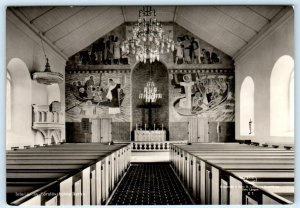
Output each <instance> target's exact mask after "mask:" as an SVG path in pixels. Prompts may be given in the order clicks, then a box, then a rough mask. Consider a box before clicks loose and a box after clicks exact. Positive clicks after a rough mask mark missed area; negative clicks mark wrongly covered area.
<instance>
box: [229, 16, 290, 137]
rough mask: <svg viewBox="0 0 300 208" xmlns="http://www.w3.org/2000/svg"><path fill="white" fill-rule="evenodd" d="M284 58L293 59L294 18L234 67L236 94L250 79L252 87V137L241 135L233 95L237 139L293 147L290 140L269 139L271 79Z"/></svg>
mask: <svg viewBox="0 0 300 208" xmlns="http://www.w3.org/2000/svg"><path fill="white" fill-rule="evenodd" d="M283 55H289V56H291V57H292V58H293V59H294V15H293V14H292V15H290V16H288V15H287V16H286V17H285V20H284V21H282V22H281V24H280V25H279V26H277V27H276V29H275V30H273V31H272V32H271V33H269V34H268V36H267V37H265V38H264V39H262V40H261V42H260V43H259V44H257V45H256V46H255V47H254V48H252V49H251V51H249V52H248V53H244V56H242V57H239V58H238V59H237V60H235V61H236V63H235V73H236V76H235V79H236V83H235V89H236V92H239V90H240V89H241V85H242V82H243V80H244V79H245V78H246V77H247V76H250V77H251V78H252V79H253V81H254V86H255V90H254V91H255V99H254V100H255V104H254V106H255V109H254V117H255V123H254V125H255V136H254V137H249V138H247V136H241V135H240V94H239V93H236V109H235V110H236V138H237V139H251V140H253V141H256V142H261V143H264V142H269V143H270V142H284V143H293V142H294V138H293V137H284V136H282V137H276V136H270V77H271V73H272V69H273V67H274V64H275V63H276V61H277V60H278V59H279V58H280V57H281V56H283Z"/></svg>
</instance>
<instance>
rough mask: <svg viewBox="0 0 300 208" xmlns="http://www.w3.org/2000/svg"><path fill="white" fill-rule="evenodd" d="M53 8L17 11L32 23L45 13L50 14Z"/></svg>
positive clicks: (29, 8)
mask: <svg viewBox="0 0 300 208" xmlns="http://www.w3.org/2000/svg"><path fill="white" fill-rule="evenodd" d="M54 8H55V7H19V8H18V10H19V11H20V12H21V13H22V14H23V15H24V16H26V18H27V19H28V20H29V21H32V20H34V19H36V18H38V17H40V16H41V15H43V14H46V13H47V12H50V11H51V10H53V9H54Z"/></svg>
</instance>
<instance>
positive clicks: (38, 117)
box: [32, 102, 64, 143]
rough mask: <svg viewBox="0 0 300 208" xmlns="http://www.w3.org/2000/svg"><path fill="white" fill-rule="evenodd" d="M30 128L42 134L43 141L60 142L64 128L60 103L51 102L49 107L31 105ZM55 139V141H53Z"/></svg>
mask: <svg viewBox="0 0 300 208" xmlns="http://www.w3.org/2000/svg"><path fill="white" fill-rule="evenodd" d="M32 107H33V112H32V113H33V115H32V117H33V118H32V120H33V122H32V128H33V129H35V130H38V131H40V132H41V133H42V135H43V136H44V138H45V140H47V139H48V140H49V141H50V142H56V143H57V142H60V141H61V132H62V129H63V128H64V119H63V113H62V111H61V110H60V103H58V102H53V103H52V104H51V105H35V104H34V105H32ZM55 138H56V140H57V141H54V140H55Z"/></svg>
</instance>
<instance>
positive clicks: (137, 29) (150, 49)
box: [122, 6, 174, 63]
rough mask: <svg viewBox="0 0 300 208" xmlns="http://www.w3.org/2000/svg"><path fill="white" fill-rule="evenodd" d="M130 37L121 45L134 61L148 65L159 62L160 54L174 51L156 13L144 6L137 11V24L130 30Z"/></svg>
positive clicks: (171, 42) (172, 42)
mask: <svg viewBox="0 0 300 208" xmlns="http://www.w3.org/2000/svg"><path fill="white" fill-rule="evenodd" d="M131 33H132V37H131V38H130V39H127V40H125V41H124V42H123V43H122V51H124V52H125V53H131V54H133V55H135V58H136V61H140V62H144V63H146V59H149V60H150V63H152V62H154V61H155V60H157V61H159V58H160V54H162V53H165V52H166V53H169V52H170V51H174V41H173V40H172V39H170V37H169V34H166V33H165V31H164V30H163V28H162V24H161V23H160V22H159V21H157V18H156V11H155V9H152V8H151V6H144V7H143V9H142V10H140V11H139V18H138V21H137V23H135V24H134V26H133V28H132V31H131Z"/></svg>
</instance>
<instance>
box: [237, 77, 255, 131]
mask: <svg viewBox="0 0 300 208" xmlns="http://www.w3.org/2000/svg"><path fill="white" fill-rule="evenodd" d="M254 124H255V122H254V82H253V79H252V78H251V77H249V76H248V77H246V78H245V79H244V81H243V83H242V86H241V91H240V134H241V135H242V136H254Z"/></svg>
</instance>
